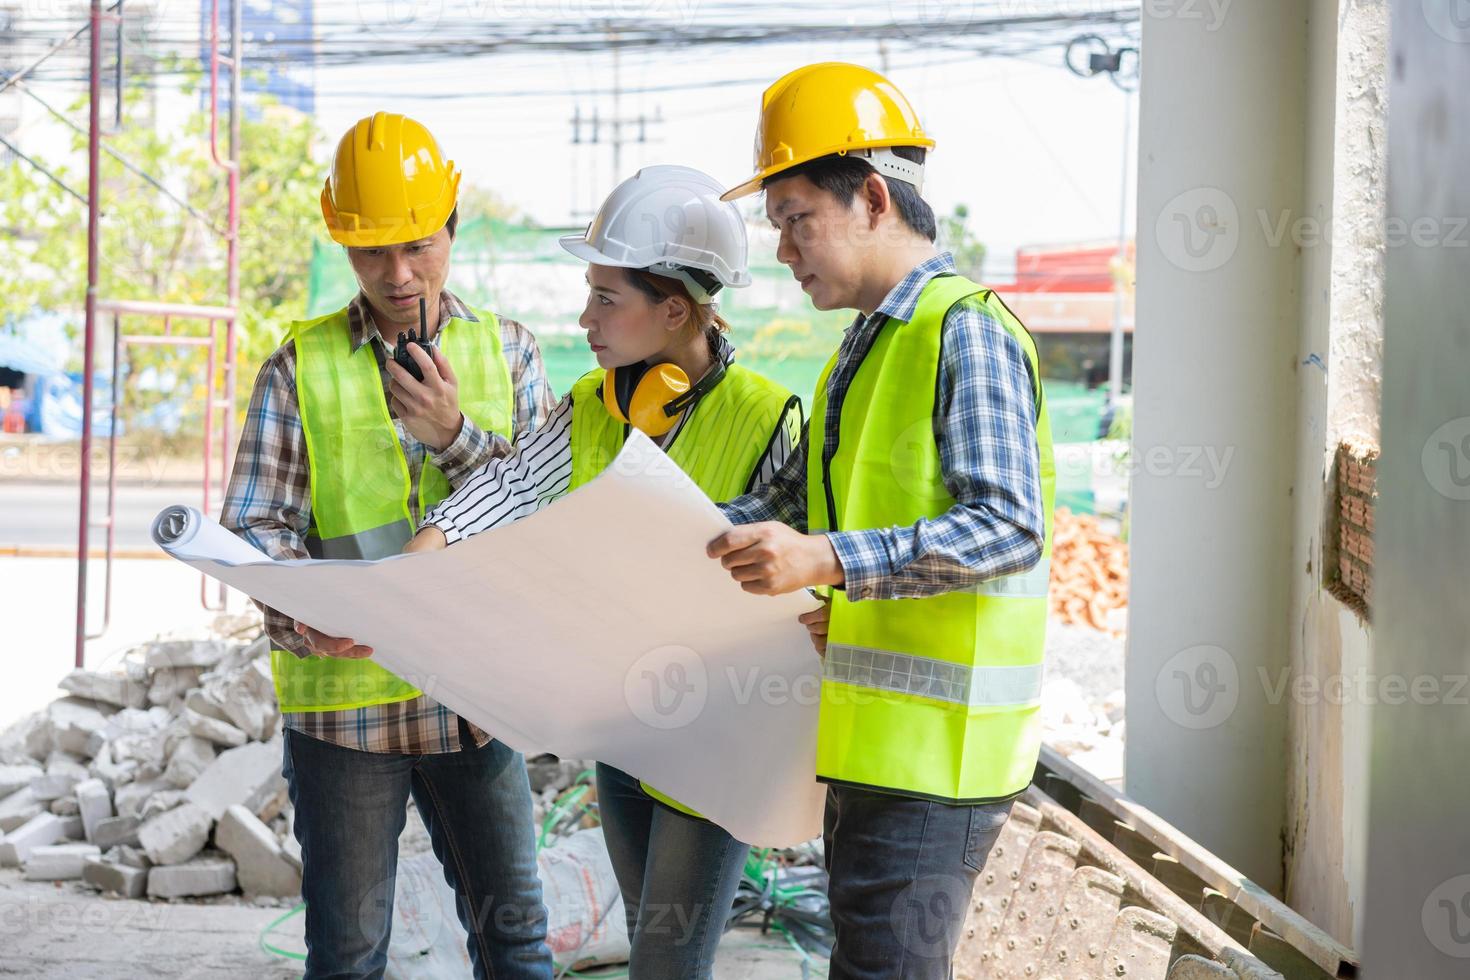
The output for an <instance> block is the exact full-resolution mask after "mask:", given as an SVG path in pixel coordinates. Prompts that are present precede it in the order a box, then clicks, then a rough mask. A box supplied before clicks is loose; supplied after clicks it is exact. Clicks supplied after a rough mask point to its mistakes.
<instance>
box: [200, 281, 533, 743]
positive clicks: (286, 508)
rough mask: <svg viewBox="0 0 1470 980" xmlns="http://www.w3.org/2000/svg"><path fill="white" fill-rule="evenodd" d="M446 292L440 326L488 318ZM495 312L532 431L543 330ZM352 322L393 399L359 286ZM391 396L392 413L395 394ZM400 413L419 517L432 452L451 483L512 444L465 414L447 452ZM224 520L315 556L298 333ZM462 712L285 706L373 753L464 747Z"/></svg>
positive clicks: (274, 365)
mask: <svg viewBox="0 0 1470 980" xmlns="http://www.w3.org/2000/svg"><path fill="white" fill-rule="evenodd" d="M440 297H441V298H440V303H439V328H440V329H441V330H442V329H443V328H444V325H445V324H447V323H448V322H449V320H450V319H451V318H457V319H460V320H464V321H467V322H468V323H479V322H480V321H479V319H478V318H477V317H476V316H475V315H474V313H473V312H471V311H470V308H469V307H468V306H466V305H465V304H464V303H462V302H460V300H459V299H458V298H456V297H455V296H453V295H452V294H450V293H449V292H448V291H447V290H446V291H444V292H442V293H441V294H440ZM497 319H499V322H500V339H501V346H502V349H503V352H504V356H505V360H506V363H507V364H508V365H509V367H510V376H511V384H512V386H513V388H514V389H515V415H514V419H513V425H514V428H515V431H516V432H517V433H523V432H531V431H534V430H535V429H537V428H538V427H539V426H540V425H541V424H542V423H543V422H544V421H545V419H546V415H547V413H548V412H549V411H550V410H551V407H552V404H553V401H554V399H553V396H552V392H551V387H550V385H549V384H548V382H547V379H546V369H545V367H544V365H543V364H542V362H541V351H540V349H539V348H538V347H537V346H536V338H535V337H534V336H533V335H532V334H531V332H530V331H529V330H527V329H526V328H525V327H523V326H521V325H520V324H519V323H516V322H515V321H514V320H507V319H505V318H503V317H502V318H497ZM347 323H348V328H349V329H350V331H351V336H352V351H353V353H356V352H357V351H358V350H360V349H361V348H362V347H363V345H364V344H372V345H373V347H372V349H373V355H374V357H376V358H377V361H378V372H379V374H380V375H381V376H382V380H383V390H384V395H385V399H386V395H387V390H388V383H389V381H390V380H391V379H390V377H389V375H388V369H387V368H386V367H385V366H384V364H385V362H386V359H387V356H388V350H389V345H388V344H387V343H386V342H385V341H384V340H383V338H382V337H381V336H380V335H379V333H378V328H377V326H376V324H374V322H373V317H372V309H371V307H369V306H368V304H367V301H366V300H365V299H364V298H363V297H362V295H361V294H359V295H358V296H357V297H355V298H354V299H353V300H352V302H351V303H349V304H348V305H347ZM436 336H437V334H436ZM395 339H396V338H395ZM388 404H389V412H390V414H392V402H391V400H388ZM392 417H393V428H394V430H395V431H396V432H397V435H398V441H399V445H401V446H402V447H403V455H404V457H405V458H406V459H407V460H408V470H409V477H410V492H409V495H408V501H409V504H408V505H409V509H410V514H411V516H412V517H413V519H414V520H415V521H417V520H418V519H419V517H420V515H419V514H418V513H417V508H418V493H419V489H418V488H419V478H420V476H421V474H422V473H423V468H424V461H425V460H426V459H428V460H431V461H432V462H433V463H434V465H435V466H437V467H438V468H439V469H440V470H442V471H443V473H444V475H445V477H446V478H448V480H449V484H450V486H451V487H453V486H458V485H459V484H460V483H462V482H463V481H464V479H465V478H466V477H467V476H469V474H471V473H473V472H474V471H475V470H477V469H478V468H479V467H480V466H481V465H483V464H484V462H485V461H486V460H487V459H490V458H492V457H494V456H498V455H504V454H505V453H508V452H510V442H509V441H507V440H506V439H505V438H504V436H502V435H500V434H496V433H490V432H486V431H484V430H483V429H481V428H479V426H477V425H475V423H474V422H472V421H471V420H470V419H469V418H468V416H466V417H465V419H464V422H463V424H462V426H461V428H460V432H459V435H458V436H457V437H456V438H455V440H454V442H452V443H451V444H450V445H449V446H447V447H446V448H445V449H444V450H443V451H442V452H437V453H431V451H430V450H429V449H428V447H426V446H425V445H424V444H423V443H421V442H419V441H418V440H417V439H415V438H414V437H413V436H412V435H411V434H409V432H408V431H407V430H406V429H405V428H404V427H403V423H402V422H401V421H399V419H398V418H397V416H396V415H393V416H392ZM220 523H221V524H222V525H224V526H225V527H226V528H228V529H229V530H231V531H233V532H234V533H235V534H237V535H239V536H240V537H242V538H244V539H245V540H246V541H248V542H249V543H250V544H252V545H254V546H255V547H256V548H259V549H260V550H261V551H263V552H264V553H265V554H266V555H268V556H269V557H271V558H272V559H275V560H277V561H281V560H285V559H292V558H307V557H310V556H309V555H308V554H307V550H306V533H307V529H308V527H309V526H310V524H311V467H310V465H309V462H308V459H307V450H306V436H305V434H304V433H303V431H302V428H301V414H300V410H299V408H298V406H297V401H296V345H295V343H294V342H293V341H291V340H287V341H286V342H285V343H284V344H282V345H281V346H280V347H278V348H276V350H275V352H274V353H272V354H271V355H270V357H269V358H267V359H266V361H265V364H263V365H262V366H261V369H260V373H259V374H258V375H257V376H256V379H255V389H254V391H253V392H252V393H251V396H250V408H249V409H248V410H247V412H246V416H245V424H244V427H243V429H242V431H241V433H240V448H239V451H238V453H237V454H236V456H235V468H234V471H233V473H232V474H231V476H230V485H229V488H228V489H227V490H226V492H225V502H224V507H223V509H222V511H221V513H220ZM256 605H260V603H256ZM260 608H261V611H262V612H263V613H264V615H265V628H266V633H267V634H268V635H269V636H270V638H271V642H272V644H273V645H274V646H275V647H276V648H277V649H281V650H287V651H289V652H291V653H293V654H295V655H296V656H298V657H305V656H309V651H308V650H307V649H306V646H305V639H304V638H303V637H301V636H300V635H298V634H297V633H296V631H295V628H294V626H295V621H294V620H293V619H292V618H291V617H290V616H286V615H283V614H281V613H279V612H277V611H276V610H274V609H271V608H269V607H267V606H263V605H260ZM458 720H459V719H458V716H456V715H455V714H454V713H453V712H452V711H450V710H449V709H448V708H446V707H444V706H443V705H441V704H439V703H438V702H436V701H434V700H432V699H430V698H428V697H426V696H420V697H417V698H413V699H411V700H408V701H400V702H398V703H396V704H378V705H372V706H370V707H366V708H356V709H352V710H348V711H302V712H287V713H286V715H285V718H284V722H285V725H286V726H287V727H288V728H292V729H295V730H296V731H299V732H301V733H302V734H304V735H310V736H312V737H313V738H319V739H322V740H324V741H327V742H332V743H333V744H336V745H341V746H345V747H347V748H351V749H359V750H362V751H366V752H400V753H409V754H414V755H427V754H432V753H439V752H453V751H456V750H458V749H459V748H460V747H461V744H460V735H459V724H458ZM469 729H470V732H471V734H472V735H473V736H474V739H475V743H476V744H477V745H484V744H485V743H486V742H488V741H489V739H490V736H488V735H486V734H485V733H484V732H482V731H480V730H479V729H477V728H475V727H474V726H473V725H471V726H469Z"/></svg>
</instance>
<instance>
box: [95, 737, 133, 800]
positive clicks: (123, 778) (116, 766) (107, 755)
mask: <svg viewBox="0 0 1470 980" xmlns="http://www.w3.org/2000/svg"><path fill="white" fill-rule="evenodd" d="M137 770H138V764H137V763H136V762H131V761H130V762H114V761H113V758H112V746H110V745H107V744H104V745H103V746H102V748H101V749H100V750H98V752H97V754H96V755H95V756H94V757H93V759H92V764H91V765H89V766H88V767H87V772H88V773H89V774H90V775H92V776H93V777H95V778H97V779H100V780H102V782H103V783H104V784H105V785H106V786H107V788H108V789H109V790H111V791H113V792H116V791H117V789H118V787H120V786H122V785H123V784H124V783H129V782H132V780H133V776H134V774H135V773H136V772H137Z"/></svg>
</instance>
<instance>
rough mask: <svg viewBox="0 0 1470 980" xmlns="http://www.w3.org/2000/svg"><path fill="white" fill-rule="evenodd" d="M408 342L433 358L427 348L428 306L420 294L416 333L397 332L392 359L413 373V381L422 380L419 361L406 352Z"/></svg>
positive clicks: (422, 374)
mask: <svg viewBox="0 0 1470 980" xmlns="http://www.w3.org/2000/svg"><path fill="white" fill-rule="evenodd" d="M409 344H418V345H419V347H421V348H423V351H424V353H425V354H428V355H429V358H430V360H432V359H433V357H434V354H433V352H432V351H431V350H430V349H429V314H428V308H427V304H426V302H425V300H424V298H423V297H422V296H420V297H419V332H418V334H417V335H415V334H414V332H413V331H412V330H410V331H409V332H408V333H407V334H405V333H402V332H399V334H398V343H397V344H396V345H395V346H394V348H393V360H395V361H397V362H398V366H399V367H401V368H403V369H404V370H405V371H407V372H408V373H409V374H411V375H413V379H414V380H415V381H422V380H424V372H423V369H422V368H420V367H419V362H418V361H415V360H414V359H413V355H412V354H410V353H409V352H408V345H409Z"/></svg>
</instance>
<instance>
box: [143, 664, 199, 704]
mask: <svg viewBox="0 0 1470 980" xmlns="http://www.w3.org/2000/svg"><path fill="white" fill-rule="evenodd" d="M203 672H204V670H203V668H202V667H164V668H160V669H158V670H155V671H154V672H153V682H152V684H150V685H149V687H148V703H149V704H156V705H160V706H163V705H169V704H172V703H173V702H174V701H175V700H182V699H183V697H184V695H186V694H188V693H189V692H190V691H191V690H193V689H194V688H196V687H198V686H199V675H200V674H202V673H203Z"/></svg>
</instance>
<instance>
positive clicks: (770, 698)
mask: <svg viewBox="0 0 1470 980" xmlns="http://www.w3.org/2000/svg"><path fill="white" fill-rule="evenodd" d="M729 527H730V524H729V522H728V521H727V520H726V519H725V518H724V517H723V516H722V515H721V514H720V512H719V510H718V508H716V507H715V506H714V504H713V503H711V502H710V500H709V498H708V497H706V496H705V495H704V493H703V492H702V491H701V490H700V489H699V488H698V487H697V486H696V485H695V484H694V482H693V481H692V480H690V479H689V477H688V476H687V475H686V474H684V473H683V471H681V470H680V469H679V468H678V466H677V465H676V464H674V463H673V462H672V461H671V460H670V459H669V458H668V456H666V455H665V454H664V453H663V451H662V450H660V449H659V448H658V447H657V446H655V445H654V444H653V442H652V441H650V440H649V439H648V438H647V437H645V436H643V435H642V434H641V433H639V432H636V431H635V432H633V433H632V434H631V435H630V436H629V438H628V441H627V444H626V445H625V446H624V447H623V450H622V452H621V453H620V454H619V455H618V457H617V459H616V460H614V461H613V464H612V465H611V466H610V467H609V468H608V469H607V470H606V471H604V472H603V473H602V474H601V475H600V476H598V477H597V478H596V479H595V480H593V481H592V482H590V483H588V484H587V485H585V486H583V487H581V488H580V489H578V490H576V491H574V492H573V493H571V494H569V495H567V496H566V497H564V498H562V499H561V500H559V501H557V502H556V503H555V504H553V505H552V506H550V507H548V508H546V509H544V510H542V511H540V512H539V513H537V514H535V515H533V516H531V517H529V518H526V519H525V520H522V521H520V522H518V523H516V524H512V525H510V526H507V527H503V528H499V529H496V530H494V531H490V532H487V533H485V534H481V535H478V536H476V537H474V538H471V539H469V540H466V541H464V542H462V543H460V544H457V545H454V546H453V547H450V548H448V549H446V550H444V551H438V552H431V553H424V554H413V555H401V556H395V557H393V558H388V559H384V560H382V561H375V562H368V561H311V560H303V561H281V562H273V561H271V560H270V559H268V558H267V557H266V556H265V555H264V554H262V553H261V552H259V551H257V550H256V549H255V548H253V547H251V546H250V545H249V544H247V543H245V542H243V541H241V540H240V539H239V538H237V537H235V536H234V535H233V534H231V533H229V532H228V531H226V530H225V529H224V528H222V527H220V526H219V525H218V524H217V523H216V522H214V521H213V520H211V519H210V518H208V517H206V516H204V515H202V514H200V513H199V512H198V511H197V510H193V509H192V508H187V507H171V508H168V509H166V510H165V511H164V512H163V513H161V514H160V515H159V517H158V519H157V520H156V521H155V522H154V540H156V541H157V542H158V543H159V545H160V546H162V547H163V548H164V549H165V550H166V551H168V552H169V554H171V555H173V556H174V557H175V558H178V559H179V560H181V561H184V562H186V563H188V564H189V565H192V566H194V567H195V568H198V569H199V570H200V571H202V572H204V573H205V574H207V575H210V576H213V577H214V578H217V579H219V580H220V581H222V582H224V583H226V584H228V585H230V586H232V587H234V588H236V589H239V590H240V591H242V592H244V593H246V594H248V595H250V596H252V597H254V598H256V599H259V600H260V601H261V602H263V603H265V604H266V605H268V606H271V607H273V608H275V609H277V610H279V611H281V612H282V613H285V614H286V615H288V616H292V617H294V618H296V619H297V620H299V621H301V622H305V623H309V624H311V625H312V626H313V627H315V628H316V629H319V630H322V631H323V632H325V633H327V634H328V635H331V636H346V637H352V638H353V639H355V640H356V641H357V642H358V643H362V644H366V645H368V646H370V647H372V648H373V649H374V651H375V652H374V655H373V659H374V660H375V661H376V662H377V663H379V664H381V665H382V666H383V667H386V668H387V669H388V670H391V671H393V672H394V673H395V674H398V675H399V676H400V677H402V678H404V679H405V680H407V681H408V682H410V683H411V684H413V685H414V686H416V687H418V688H419V689H421V690H423V691H424V693H425V694H427V695H429V696H430V697H432V698H434V699H435V700H437V701H439V702H440V703H442V704H444V705H446V706H447V707H449V708H450V709H451V710H453V711H455V712H457V713H459V714H460V715H463V716H464V717H465V718H467V719H469V720H470V721H472V722H474V723H475V724H476V725H478V726H480V727H481V728H482V729H484V730H485V731H487V732H489V733H490V734H491V735H493V736H495V737H496V738H499V739H500V740H502V741H503V742H505V743H506V744H508V745H510V746H511V747H512V748H515V749H517V750H519V751H521V752H524V753H526V754H528V755H530V754H535V753H540V752H552V753H555V754H556V755H558V756H562V757H564V758H570V759H598V760H600V761H602V762H606V763H609V764H610V765H614V766H617V767H618V768H620V769H623V770H625V771H627V772H629V773H632V774H633V775H635V776H638V777H640V778H642V779H644V780H646V781H647V782H649V783H650V784H651V785H653V786H656V787H657V788H658V789H659V790H660V791H662V792H664V793H666V794H668V795H669V796H671V797H673V798H674V799H676V800H679V801H680V802H681V803H684V804H685V805H687V806H690V807H693V808H694V809H696V810H698V811H700V812H701V813H703V814H705V815H706V816H708V817H709V818H710V819H711V820H713V821H715V822H716V823H718V824H720V825H721V826H723V827H725V829H727V830H729V831H730V833H731V834H733V835H734V836H735V837H736V838H738V839H740V840H742V841H746V842H748V843H751V844H754V845H756V846H776V847H780V846H788V845H792V844H796V843H799V842H801V841H805V840H808V839H810V838H812V837H814V836H816V835H817V834H818V833H820V831H821V815H822V802H823V790H822V787H821V786H820V784H818V783H817V782H816V780H815V778H814V773H815V771H816V726H817V699H818V692H819V685H820V677H821V662H820V660H819V659H818V657H817V655H816V653H815V652H814V651H813V650H812V646H811V642H810V640H809V639H808V636H807V632H806V629H805V627H803V626H802V625H801V624H800V623H798V622H797V616H798V615H800V614H801V613H803V612H806V611H808V610H809V609H811V608H813V600H812V599H811V598H810V597H809V596H808V595H807V594H805V593H796V594H793V595H785V596H777V597H770V596H754V595H750V594H748V593H746V592H745V591H743V590H742V589H741V588H740V586H739V585H738V584H737V583H735V582H734V581H733V580H732V579H731V578H730V576H729V573H727V572H726V571H725V570H724V568H722V567H721V565H720V563H719V562H717V561H713V560H711V559H709V558H707V557H706V556H705V552H704V546H705V544H706V543H707V542H709V541H711V540H712V539H714V538H715V537H718V536H719V535H720V534H721V533H723V532H724V531H726V530H728V529H729Z"/></svg>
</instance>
